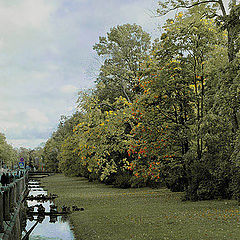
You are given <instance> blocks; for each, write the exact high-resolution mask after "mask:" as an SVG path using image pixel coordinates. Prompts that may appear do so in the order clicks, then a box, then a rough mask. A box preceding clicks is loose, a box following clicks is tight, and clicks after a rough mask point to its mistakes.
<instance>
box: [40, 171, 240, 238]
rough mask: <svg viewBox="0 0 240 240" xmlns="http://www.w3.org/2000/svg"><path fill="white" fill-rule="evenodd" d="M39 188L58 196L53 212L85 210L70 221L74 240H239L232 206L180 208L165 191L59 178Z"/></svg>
mask: <svg viewBox="0 0 240 240" xmlns="http://www.w3.org/2000/svg"><path fill="white" fill-rule="evenodd" d="M42 182H43V184H44V185H45V186H46V187H47V189H48V190H49V192H51V193H55V194H57V195H59V198H58V199H57V200H56V204H57V205H58V206H61V205H64V204H65V205H67V206H72V205H77V206H78V207H84V209H85V210H84V211H83V212H75V213H73V214H71V215H70V221H71V223H72V225H73V228H74V233H75V236H76V239H79V240H80V239H81V240H90V239H100V240H105V239H106V240H107V239H109V240H110V239H111V240H128V239H129V240H130V239H139V240H145V239H146V240H150V239H152V240H162V239H170V240H175V239H176V240H188V239H194V240H195V239H196V240H198V239H214V240H220V239H227V240H230V239H231V240H232V239H240V221H239V219H240V215H239V206H238V205H237V202H236V201H232V200H224V201H202V202H182V201H181V193H172V192H170V191H169V190H167V189H151V188H141V189H117V188H113V187H111V186H106V185H103V184H99V183H89V182H88V181H87V180H86V179H84V178H77V177H71V178H70V177H64V176H63V175H60V174H59V175H54V176H51V177H48V178H44V179H43V180H42Z"/></svg>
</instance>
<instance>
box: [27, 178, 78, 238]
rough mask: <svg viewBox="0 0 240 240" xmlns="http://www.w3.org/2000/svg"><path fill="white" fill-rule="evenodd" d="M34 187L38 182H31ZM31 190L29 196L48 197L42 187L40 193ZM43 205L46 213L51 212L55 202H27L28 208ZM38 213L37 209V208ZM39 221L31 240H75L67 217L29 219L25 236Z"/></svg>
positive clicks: (34, 217) (35, 217) (33, 217)
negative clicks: (51, 206) (40, 195)
mask: <svg viewBox="0 0 240 240" xmlns="http://www.w3.org/2000/svg"><path fill="white" fill-rule="evenodd" d="M31 184H32V185H34V186H35V184H36V182H31V181H30V182H29V185H31ZM33 190H34V189H32V190H30V192H29V195H33V196H37V195H39V194H43V195H47V191H44V190H43V189H42V188H41V187H40V189H39V190H38V191H33ZM39 203H41V204H42V205H43V206H44V208H45V209H46V212H49V211H50V205H53V201H49V200H48V201H45V202H40V201H37V200H33V201H30V200H28V201H27V205H28V207H30V206H34V205H37V204H39ZM35 211H37V208H35ZM37 220H39V223H38V224H37V225H36V227H35V228H34V229H33V231H32V233H31V235H30V236H29V239H30V240H38V239H39V240H40V239H41V240H43V239H54V240H73V239H74V236H73V233H72V231H71V229H70V226H69V222H68V220H67V219H66V216H55V217H54V216H43V218H42V219H39V218H38V217H37V216H32V217H31V218H30V219H27V225H26V228H25V231H24V232H23V236H24V235H25V233H26V232H28V231H29V230H30V229H31V228H32V227H33V226H34V224H36V221H37Z"/></svg>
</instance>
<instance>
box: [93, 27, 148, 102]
mask: <svg viewBox="0 0 240 240" xmlns="http://www.w3.org/2000/svg"><path fill="white" fill-rule="evenodd" d="M150 44H151V42H150V35H149V34H148V33H146V32H145V31H143V29H142V27H141V26H138V25H136V24H133V25H131V24H124V25H120V26H117V27H113V28H111V29H110V32H108V33H107V37H99V43H97V44H95V45H94V46H93V49H94V50H95V51H96V52H97V54H98V56H100V57H103V59H104V63H103V64H102V66H101V69H100V73H99V76H98V78H97V81H96V83H97V84H100V83H102V84H103V85H104V88H103V87H101V85H100V86H98V85H97V89H96V93H97V94H98V96H99V98H100V100H103V99H107V98H109V99H110V102H113V101H114V99H115V97H119V96H123V97H125V98H126V99H127V100H128V101H129V102H131V101H132V99H133V96H134V94H135V90H134V87H135V85H136V79H137V76H138V75H139V72H140V70H141V68H140V65H141V62H143V59H144V58H145V56H146V55H147V53H148V51H149V48H150Z"/></svg>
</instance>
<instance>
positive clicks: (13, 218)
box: [0, 172, 28, 240]
mask: <svg viewBox="0 0 240 240" xmlns="http://www.w3.org/2000/svg"><path fill="white" fill-rule="evenodd" d="M27 181H28V172H25V173H24V174H23V175H22V176H21V177H20V178H17V179H14V180H13V182H11V183H9V184H7V185H6V186H1V187H0V190H1V191H0V234H1V233H3V234H1V235H2V236H5V235H8V237H9V236H11V237H9V239H16V240H17V239H21V231H20V221H19V217H18V215H19V214H18V213H19V210H20V205H21V202H22V201H23V198H24V194H25V192H26V190H27ZM1 235H0V236H1ZM0 239H1V237H0ZM2 239H5V238H4V237H3V238H2ZM6 239H8V238H6Z"/></svg>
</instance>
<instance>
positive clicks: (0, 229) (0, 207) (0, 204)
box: [0, 190, 4, 233]
mask: <svg viewBox="0 0 240 240" xmlns="http://www.w3.org/2000/svg"><path fill="white" fill-rule="evenodd" d="M3 231H4V226H3V192H2V191H1V190H0V233H2V232H3Z"/></svg>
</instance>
